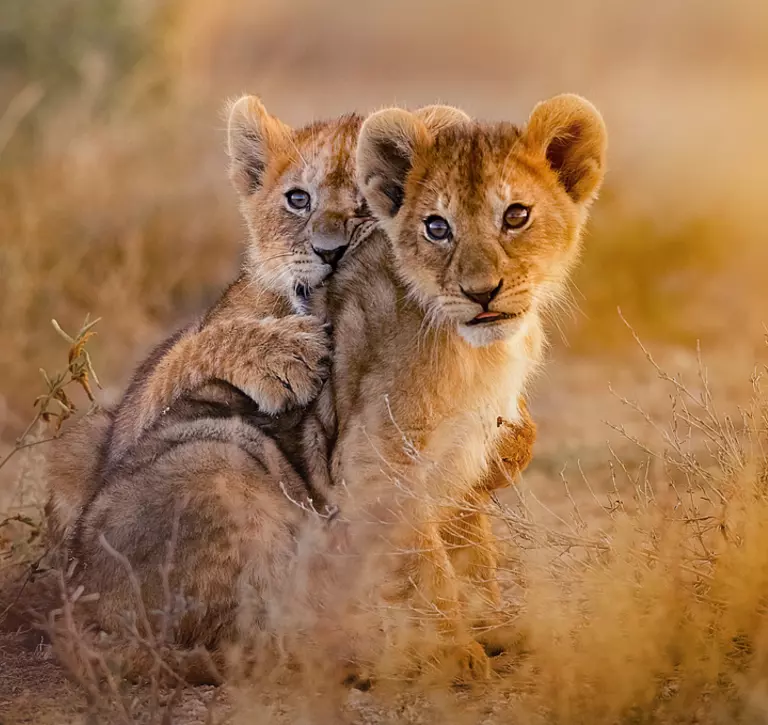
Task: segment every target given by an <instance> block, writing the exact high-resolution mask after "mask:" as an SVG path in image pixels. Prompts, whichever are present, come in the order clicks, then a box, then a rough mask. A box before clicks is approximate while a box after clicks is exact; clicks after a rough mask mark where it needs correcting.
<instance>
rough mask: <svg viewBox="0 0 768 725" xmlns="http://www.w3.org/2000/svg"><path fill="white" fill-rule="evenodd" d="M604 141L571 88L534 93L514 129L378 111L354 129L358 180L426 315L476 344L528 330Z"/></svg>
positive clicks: (582, 206)
mask: <svg viewBox="0 0 768 725" xmlns="http://www.w3.org/2000/svg"><path fill="white" fill-rule="evenodd" d="M605 147H606V132H605V126H604V125H603V121H602V118H601V116H600V114H599V113H598V111H597V110H596V109H595V108H594V107H593V106H592V105H591V104H590V103H588V102H587V101H585V100H584V99H582V98H579V97H578V96H573V95H563V96H557V97H555V98H552V99H551V100H549V101H545V102H543V103H540V104H539V105H538V106H536V107H535V108H534V110H533V112H532V113H531V116H530V118H529V120H528V123H527V125H526V126H525V128H523V129H519V128H517V127H515V126H513V125H511V124H509V123H493V124H486V123H478V122H473V121H470V120H465V121H463V122H454V123H451V124H448V125H446V126H444V127H442V128H439V129H438V130H435V129H434V128H432V129H430V128H429V127H428V125H427V124H425V123H424V121H423V120H422V119H420V118H418V117H417V116H416V115H414V114H412V113H409V112H407V111H404V110H401V109H388V110H384V111H379V112H378V113H374V114H372V115H371V116H369V117H368V119H367V120H366V121H365V123H364V124H363V127H362V129H361V131H360V138H359V142H358V149H357V173H358V182H359V185H360V188H361V189H362V191H363V194H364V195H365V197H366V199H367V201H368V204H369V206H370V208H371V210H372V212H373V213H374V215H375V216H376V217H377V218H378V219H379V220H380V223H381V226H382V227H383V228H384V230H385V231H386V232H387V234H388V236H389V237H390V239H391V241H392V246H393V249H394V253H395V259H396V267H397V270H398V273H399V275H400V276H401V278H402V279H403V281H404V282H405V284H406V285H407V286H408V288H409V289H410V291H411V293H412V294H413V295H414V296H415V298H416V299H417V300H418V301H419V303H420V304H421V306H422V307H423V308H424V310H425V311H426V313H427V315H428V319H429V320H430V321H431V322H433V323H434V324H435V325H451V326H455V327H456V328H457V329H458V332H459V334H460V335H461V336H462V337H463V338H464V339H465V340H467V341H468V342H469V343H471V344H472V345H476V346H481V345H487V344H490V343H492V342H495V341H497V340H503V339H508V338H511V337H513V336H515V335H516V334H518V333H520V332H521V331H524V330H526V329H527V328H528V327H529V324H530V323H531V322H533V321H535V320H536V318H537V317H538V314H539V312H540V311H541V309H542V308H544V307H545V306H546V305H547V303H548V302H551V301H552V300H553V299H554V298H555V297H556V296H557V294H558V292H559V290H560V289H561V288H562V285H563V282H564V281H565V279H566V276H567V273H568V271H569V269H570V267H571V265H572V264H573V262H574V260H575V258H576V256H577V253H578V248H579V237H580V232H581V229H582V227H583V225H584V222H585V220H586V216H587V210H588V208H589V206H590V204H591V203H592V201H593V200H594V198H595V196H596V194H597V191H598V189H599V187H600V184H601V183H602V180H603V175H604V171H605Z"/></svg>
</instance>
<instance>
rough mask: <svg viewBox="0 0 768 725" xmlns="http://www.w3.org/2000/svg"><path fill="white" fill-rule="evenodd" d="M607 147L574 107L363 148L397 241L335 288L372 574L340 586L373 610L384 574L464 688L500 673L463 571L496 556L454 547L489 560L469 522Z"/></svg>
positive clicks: (353, 488) (352, 534)
mask: <svg viewBox="0 0 768 725" xmlns="http://www.w3.org/2000/svg"><path fill="white" fill-rule="evenodd" d="M605 146H606V134H605V128H604V125H603V121H602V118H601V116H600V114H599V113H598V112H597V111H596V110H595V108H594V107H593V106H592V105H591V104H589V103H588V102H587V101H585V100H583V99H581V98H579V97H577V96H571V95H565V96H558V97H556V98H553V99H551V100H549V101H546V102H543V103H541V104H539V105H538V106H536V108H534V110H533V112H532V114H531V116H530V118H529V121H528V124H527V126H526V127H525V128H522V129H519V128H517V127H516V126H513V125H512V124H509V123H493V124H486V123H478V122H472V121H468V120H467V121H465V122H463V123H457V124H452V125H451V126H448V127H446V128H443V129H440V130H438V131H436V132H435V131H433V130H431V129H430V128H428V127H427V126H426V125H425V124H424V123H423V122H422V121H421V120H420V119H419V118H417V117H416V116H414V115H413V114H411V113H409V112H407V111H404V110H401V109H389V110H384V111H381V112H378V113H375V114H373V115H372V116H370V117H369V118H368V119H367V120H366V122H365V123H364V124H363V127H362V129H361V132H360V138H359V141H358V151H357V173H358V182H359V184H360V188H361V190H362V191H363V194H364V195H365V197H366V200H367V201H368V204H369V206H370V208H371V210H372V212H373V214H374V215H375V216H376V217H377V218H378V219H379V223H380V226H381V228H382V230H383V231H377V232H376V233H375V234H374V235H372V236H371V238H369V240H368V242H367V244H366V245H365V247H361V248H360V249H359V250H358V252H357V254H355V255H354V256H352V258H351V259H350V260H349V262H348V263H347V264H346V265H345V267H344V268H343V269H341V270H339V272H338V274H337V275H336V276H335V277H334V278H333V279H332V280H331V282H330V286H329V290H328V299H329V302H328V304H329V313H330V315H329V316H330V319H331V320H332V322H333V337H334V364H333V373H332V382H333V391H334V395H335V413H336V419H337V426H338V436H337V438H336V442H335V446H334V450H333V457H332V471H333V479H334V481H336V482H337V483H339V484H343V485H339V487H338V490H339V497H338V504H339V506H340V510H341V514H342V516H343V517H344V519H345V520H346V521H347V522H348V525H347V529H346V530H347V532H348V536H349V544H348V545H349V546H350V547H351V548H352V549H353V550H354V551H355V553H357V554H359V555H360V556H363V557H369V558H366V561H367V562H368V563H369V565H370V566H369V568H368V569H367V570H366V568H365V567H363V566H358V567H356V568H355V570H354V571H346V572H340V576H342V577H344V575H345V574H346V575H347V576H350V577H356V578H357V580H358V584H359V586H360V587H361V589H362V591H360V590H359V591H358V595H360V596H363V597H365V596H366V595H367V593H368V591H370V584H371V581H370V579H369V578H368V575H369V574H370V573H371V572H374V575H375V579H374V584H375V585H377V586H378V587H380V588H381V589H383V594H384V596H385V598H387V599H389V600H390V601H392V602H399V603H400V604H402V603H403V602H407V607H406V611H408V612H412V613H418V612H424V613H425V615H424V616H425V618H426V619H430V618H431V620H432V621H433V622H436V625H435V626H436V628H437V630H438V631H437V634H438V636H439V641H440V642H441V645H440V647H439V650H440V655H439V656H440V657H441V658H444V660H445V661H446V662H450V663H457V664H458V665H459V667H460V668H461V672H462V673H463V674H464V675H465V676H467V675H470V676H472V675H474V676H477V675H480V676H482V675H485V674H486V673H487V672H488V661H487V658H486V656H485V654H484V652H483V650H482V648H481V647H480V646H479V645H478V643H477V642H475V641H474V640H473V638H472V636H471V631H470V628H469V627H468V626H467V622H466V617H465V613H464V611H463V609H464V606H463V603H462V593H461V586H460V583H461V581H462V580H464V581H466V578H467V576H466V572H464V571H462V569H464V568H466V567H467V566H469V567H470V569H471V568H472V567H474V566H476V564H477V562H476V561H474V562H473V558H475V559H476V558H477V557H483V556H489V557H491V558H492V554H488V552H489V550H492V544H491V546H490V547H489V546H477V545H472V544H471V542H470V545H469V546H467V545H466V544H464V545H462V546H459V547H456V546H455V542H456V538H457V537H456V534H457V528H458V529H460V528H465V529H468V530H471V531H473V534H472V538H474V540H475V544H479V543H483V542H485V543H486V544H488V543H490V542H489V541H488V538H489V536H490V532H489V526H488V525H487V522H486V521H485V520H484V517H483V516H482V515H481V514H477V516H476V518H475V521H474V522H472V523H467V518H466V517H465V516H462V514H461V512H462V509H463V508H464V506H465V505H466V502H471V501H473V500H474V499H475V498H476V497H477V496H478V495H479V494H482V491H483V488H484V487H485V486H486V485H487V481H488V476H489V473H490V471H491V469H492V467H493V465H494V461H495V460H496V456H497V453H498V450H499V446H500V445H501V444H502V437H503V436H504V435H506V432H505V430H504V428H503V426H502V427H500V426H499V425H498V421H499V418H503V419H506V420H509V421H511V422H513V423H515V422H519V421H521V418H522V416H523V411H521V408H520V406H519V402H518V401H519V400H520V399H521V394H522V392H523V389H524V386H525V383H526V381H527V380H528V378H529V376H530V374H531V372H532V371H533V370H534V369H535V368H536V367H537V365H538V364H539V361H540V358H541V349H542V338H543V333H542V324H541V318H542V313H543V311H544V310H545V309H546V308H547V307H548V306H549V305H550V304H551V303H552V301H553V300H554V299H556V297H557V296H558V294H559V292H560V290H561V288H562V286H563V283H564V282H565V280H566V278H567V275H568V272H569V270H570V268H571V267H572V265H573V263H574V261H575V260H576V257H577V254H578V250H579V246H580V236H581V231H582V228H583V226H584V222H585V220H586V217H587V211H588V209H589V207H590V205H591V203H592V201H593V200H594V198H595V196H596V194H597V191H598V188H599V187H600V184H601V182H602V179H603V174H604V168H605ZM459 521H461V525H459V524H458V523H457V522H459ZM356 522H359V523H356ZM382 547H384V551H382ZM457 549H458V550H457ZM376 552H379V553H387V554H389V556H376V555H375V553H376ZM372 553H373V554H374V555H371V554H372ZM393 554H394V555H393ZM464 554H466V556H465V555H464ZM467 557H469V561H467V560H466V559H467ZM380 567H383V570H381V569H380V570H379V571H378V572H377V569H378V568H380ZM484 567H485V569H486V570H487V571H492V570H493V567H494V562H493V561H492V560H489V561H486V562H484ZM363 571H365V573H366V577H362V576H360V572H363ZM469 578H470V579H471V578H472V577H471V576H470V577H469ZM478 582H479V579H478ZM348 583H349V587H345V588H344V589H345V590H348V591H349V590H351V587H352V584H353V583H354V581H351V582H349V581H348ZM494 585H495V582H490V583H489V586H490V587H491V589H493V586H494ZM341 588H342V587H339V589H341ZM490 598H491V599H493V592H491V597H490ZM393 611H397V610H396V609H394V610H393Z"/></svg>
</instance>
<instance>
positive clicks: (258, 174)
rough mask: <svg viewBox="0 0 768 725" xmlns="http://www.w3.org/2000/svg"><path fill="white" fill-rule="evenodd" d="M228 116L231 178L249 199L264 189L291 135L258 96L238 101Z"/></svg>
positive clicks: (287, 128)
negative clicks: (270, 165)
mask: <svg viewBox="0 0 768 725" xmlns="http://www.w3.org/2000/svg"><path fill="white" fill-rule="evenodd" d="M228 115H229V121H228V123H227V142H228V144H227V145H228V151H229V178H230V179H231V180H232V183H233V184H234V187H235V189H236V190H237V192H238V193H239V194H240V195H241V196H248V195H249V194H253V192H255V191H256V190H257V189H259V188H260V187H261V184H262V180H263V176H264V171H265V170H266V168H267V164H268V163H269V160H270V158H272V156H273V155H274V154H275V153H276V152H278V151H279V150H280V149H282V148H285V147H286V145H287V144H288V143H289V142H290V137H291V133H292V131H291V128H290V127H289V126H286V125H285V124H284V123H283V122H282V121H280V120H279V119H278V118H275V117H274V116H270V115H269V113H267V109H266V108H264V104H263V103H262V102H261V101H260V100H259V99H258V98H257V97H256V96H241V97H240V98H238V99H237V100H236V101H235V102H233V103H232V104H231V105H230V106H229V114H228Z"/></svg>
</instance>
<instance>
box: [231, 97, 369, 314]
mask: <svg viewBox="0 0 768 725" xmlns="http://www.w3.org/2000/svg"><path fill="white" fill-rule="evenodd" d="M361 123H362V118H361V117H360V116H356V115H348V116H342V117H341V118H338V119H334V120H332V121H323V122H318V123H313V124H311V125H309V126H305V127H303V128H299V129H292V128H290V127H289V126H287V125H286V124H285V123H283V122H282V121H280V120H279V119H277V118H275V117H274V116H271V115H270V114H269V113H267V111H266V109H265V108H264V106H263V104H262V103H261V101H259V99H258V98H256V97H255V96H244V97H242V98H240V99H239V100H238V101H236V102H235V103H234V104H233V105H232V106H231V108H230V112H229V157H230V179H231V180H232V183H233V184H234V187H235V189H236V191H237V193H238V195H239V197H240V208H241V211H242V213H243V216H244V217H245V220H246V222H247V224H248V229H249V232H250V237H251V244H250V245H249V249H248V257H247V265H248V270H249V271H250V272H251V273H252V274H253V275H254V277H256V278H258V279H259V281H260V282H261V283H262V284H264V285H265V286H266V287H267V288H269V289H271V290H273V291H275V292H277V293H279V294H287V295H288V296H289V297H290V299H291V301H292V302H293V305H294V307H295V308H296V309H297V311H299V312H301V311H304V309H305V303H306V300H307V298H308V296H309V294H310V292H311V291H312V289H313V288H314V287H316V286H318V285H319V284H320V283H321V282H323V280H324V279H325V278H326V277H327V276H328V275H329V274H331V273H332V272H333V271H334V270H335V269H336V265H337V264H338V263H339V261H340V260H341V258H342V256H343V255H344V253H345V251H346V250H347V249H348V248H349V247H350V246H354V245H356V244H358V243H359V242H360V241H362V239H363V238H364V237H365V236H367V234H368V233H369V232H370V231H371V230H372V229H373V227H374V226H375V220H373V219H372V218H371V217H370V214H369V212H368V209H367V206H366V205H365V204H364V203H363V199H362V196H361V195H360V192H359V191H358V189H357V185H356V183H355V175H354V162H355V147H356V144H357V136H358V131H359V130H360V125H361Z"/></svg>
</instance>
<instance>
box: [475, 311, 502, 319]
mask: <svg viewBox="0 0 768 725" xmlns="http://www.w3.org/2000/svg"><path fill="white" fill-rule="evenodd" d="M498 316H499V313H498V312H481V313H480V314H479V315H477V316H476V317H475V319H476V320H487V319H488V318H489V317H498Z"/></svg>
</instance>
